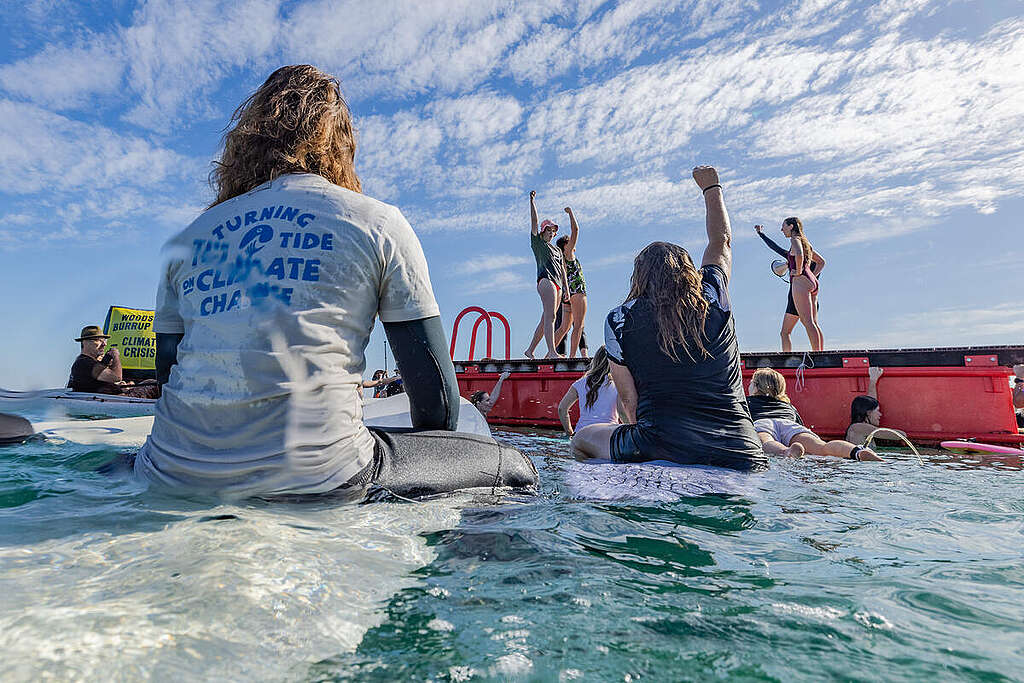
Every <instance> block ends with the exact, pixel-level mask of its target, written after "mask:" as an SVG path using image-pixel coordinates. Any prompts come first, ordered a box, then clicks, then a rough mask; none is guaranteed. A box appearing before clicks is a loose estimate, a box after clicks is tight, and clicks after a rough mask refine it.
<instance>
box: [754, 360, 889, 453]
mask: <svg viewBox="0 0 1024 683" xmlns="http://www.w3.org/2000/svg"><path fill="white" fill-rule="evenodd" d="M747 405H749V406H750V417H752V418H753V419H754V429H755V430H757V436H758V437H759V438H760V439H761V443H762V444H764V452H765V453H768V454H769V455H788V456H790V457H794V458H799V457H800V456H802V455H804V454H805V453H806V454H807V455H828V456H832V457H834V458H844V459H848V460H881V458H879V457H878V455H877V454H876V453H875V452H874V451H872V450H871V449H869V448H864V447H863V446H857V445H854V444H852V443H850V442H849V441H841V440H836V441H828V442H825V441H823V440H822V438H821V437H820V436H818V435H817V434H815V433H814V432H812V431H811V430H810V429H808V428H807V427H805V426H804V422H803V420H802V419H801V418H800V413H798V412H797V410H796V408H795V407H794V406H793V404H792V403H791V402H790V400H789V396H787V395H786V378H785V377H783V376H782V373H780V372H778V371H776V370H772V369H771V368H758V369H757V370H755V371H754V376H753V377H752V378H751V379H750V395H749V396H748V397H747Z"/></svg>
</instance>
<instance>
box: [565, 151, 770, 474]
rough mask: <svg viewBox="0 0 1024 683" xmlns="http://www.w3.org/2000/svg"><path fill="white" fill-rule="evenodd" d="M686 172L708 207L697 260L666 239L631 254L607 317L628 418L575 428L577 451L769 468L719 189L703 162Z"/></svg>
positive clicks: (628, 459)
mask: <svg viewBox="0 0 1024 683" xmlns="http://www.w3.org/2000/svg"><path fill="white" fill-rule="evenodd" d="M693 179H694V181H695V182H696V183H697V186H698V187H699V188H700V190H701V193H702V194H703V196H704V203H705V206H706V211H707V221H706V228H707V235H708V246H707V248H706V249H705V250H704V257H703V259H702V261H701V267H700V269H698V268H697V267H696V266H694V263H693V261H692V260H691V259H690V255H689V254H688V253H687V251H686V250H685V249H683V248H682V247H680V246H678V245H675V244H670V243H667V242H654V243H652V244H649V245H647V246H646V247H645V248H644V249H643V251H641V252H640V254H639V255H637V257H636V260H635V261H634V262H633V277H632V280H631V282H630V291H629V296H628V297H627V300H626V302H625V303H624V304H622V305H621V306H619V307H617V308H615V309H614V310H612V312H611V313H609V314H608V318H607V320H606V323H605V347H606V348H607V350H608V358H609V359H610V360H611V373H612V378H613V379H614V382H615V386H616V388H617V389H618V391H619V398H620V399H621V401H622V405H623V408H624V410H625V414H626V418H627V419H628V420H629V421H630V422H632V423H633V424H624V425H616V424H610V423H604V424H596V425H590V426H589V427H584V428H582V429H580V430H578V431H577V432H576V437H575V438H574V439H573V446H574V450H575V452H576V454H577V456H578V457H581V458H598V459H610V460H611V461H612V462H646V461H651V460H669V461H672V462H676V463H679V464H684V465H715V466H718V467H729V468H732V469H737V470H751V469H760V468H763V467H765V466H767V458H766V457H765V455H764V452H763V451H762V449H761V441H760V439H758V437H757V433H756V432H755V431H754V423H753V421H752V420H751V419H750V414H749V413H748V412H747V405H746V399H745V396H744V394H743V380H742V376H741V374H740V356H739V348H738V346H737V343H736V329H735V323H734V321H733V316H732V312H731V310H732V309H731V306H730V303H729V292H728V287H727V283H728V280H729V274H730V272H731V270H732V249H731V247H730V240H731V237H732V236H731V231H730V229H729V216H728V214H727V213H726V209H725V199H724V198H723V196H722V186H721V184H720V183H719V180H718V172H717V171H715V169H714V168H711V167H710V166H698V167H697V168H695V169H693Z"/></svg>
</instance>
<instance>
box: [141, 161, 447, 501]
mask: <svg viewBox="0 0 1024 683" xmlns="http://www.w3.org/2000/svg"><path fill="white" fill-rule="evenodd" d="M168 253H169V254H170V261H169V264H168V266H167V271H166V276H165V279H166V281H165V282H163V283H161V294H160V300H159V301H158V307H157V312H156V317H157V320H158V321H159V325H160V328H159V329H160V331H162V332H174V331H177V330H180V331H183V332H184V333H185V336H184V339H183V340H182V342H181V344H180V345H179V356H178V359H179V360H178V364H177V365H176V366H175V367H174V369H173V371H172V372H171V375H170V380H169V382H168V383H167V384H166V385H165V387H164V399H163V400H162V401H161V402H160V403H159V404H158V406H157V411H156V418H155V421H154V427H153V438H152V439H150V442H149V443H148V444H147V446H146V448H145V449H144V451H143V453H142V454H141V456H142V457H141V458H140V459H141V463H140V464H141V466H142V467H143V468H145V469H146V470H147V474H148V475H149V477H150V478H151V479H155V480H158V481H163V482H165V483H168V484H172V485H176V486H181V485H185V486H191V487H199V488H204V487H206V486H214V485H215V486H216V488H217V489H218V490H222V491H223V490H230V489H233V488H236V487H237V488H242V489H246V490H249V489H256V490H260V491H263V492H274V491H279V490H284V491H288V492H291V493H296V492H316V491H325V490H329V489H332V488H336V487H337V486H339V485H341V484H343V483H345V482H346V481H348V480H349V478H351V477H352V476H353V475H355V474H356V473H358V472H359V471H360V470H361V469H362V468H363V467H364V466H365V465H366V464H367V463H368V462H369V461H370V458H371V456H372V453H373V439H372V437H371V436H370V434H369V432H368V431H367V430H366V428H365V427H363V425H362V422H361V418H362V415H361V410H362V408H361V401H360V399H359V395H358V391H357V389H356V387H357V385H358V384H359V382H360V380H361V376H360V375H361V372H362V369H363V367H364V358H363V351H364V348H365V346H366V343H367V340H368V336H369V331H370V330H371V329H372V327H373V321H374V317H375V316H376V315H377V314H378V312H379V314H380V316H381V319H382V320H383V321H384V322H388V321H390V320H407V319H415V318H424V317H429V316H433V315H437V314H438V309H437V304H436V303H435V301H434V297H433V294H432V291H431V287H430V283H429V280H428V277H427V266H426V263H425V261H424V259H423V254H422V251H421V250H420V246H419V242H418V241H417V239H416V237H415V235H414V234H413V231H412V229H411V227H410V226H409V224H408V223H407V222H406V220H405V219H404V217H403V216H402V215H401V213H400V212H399V211H398V210H397V209H396V208H394V207H391V206H388V205H386V204H383V203H381V202H379V201H376V200H374V199H371V198H369V197H366V196H363V195H361V194H359V193H357V192H352V191H350V190H346V189H344V188H341V187H338V186H337V185H334V184H332V183H330V182H329V181H327V180H326V179H324V178H321V177H320V176H316V175H310V174H301V175H285V176H282V177H280V178H278V179H276V180H274V181H273V182H269V183H266V184H264V185H262V186H260V187H258V188H256V189H254V190H252V191H251V192H249V193H246V194H244V195H242V196H239V197H235V198H234V199H230V200H228V201H226V202H223V203H221V204H217V205H216V206H214V207H213V208H211V209H209V210H208V211H206V212H205V213H204V214H203V215H201V216H200V217H199V218H198V219H197V220H196V221H195V222H194V223H193V224H192V225H191V226H189V227H188V228H187V229H186V230H184V231H183V232H182V233H180V234H178V235H177V236H175V237H173V238H172V239H171V240H170V242H169V243H168ZM297 453H302V455H303V457H302V458H301V462H300V461H297V460H294V458H293V462H292V463H291V464H290V465H289V468H288V470H289V472H290V475H289V478H288V479H287V480H281V481H275V478H276V477H277V476H278V475H279V474H280V472H281V469H282V467H283V463H284V459H285V458H286V457H288V456H289V454H290V455H292V456H294V455H295V454H297Z"/></svg>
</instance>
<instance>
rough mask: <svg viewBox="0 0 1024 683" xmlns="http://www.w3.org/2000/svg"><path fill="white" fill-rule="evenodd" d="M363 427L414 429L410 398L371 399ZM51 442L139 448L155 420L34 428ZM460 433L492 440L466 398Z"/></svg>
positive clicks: (366, 405) (462, 403) (461, 408)
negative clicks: (54, 440)
mask: <svg viewBox="0 0 1024 683" xmlns="http://www.w3.org/2000/svg"><path fill="white" fill-rule="evenodd" d="M363 423H364V424H365V425H366V426H367V427H412V419H411V418H410V417H409V397H408V396H407V395H406V394H398V395H396V396H391V397H390V398H376V399H374V398H371V399H367V400H366V401H365V402H364V404H363ZM32 426H33V427H34V428H35V430H36V432H37V433H40V434H42V435H43V436H45V437H46V438H48V439H59V440H63V441H70V442H72V443H80V444H87V445H107V446H118V447H124V448H139V447H141V446H142V444H144V443H145V442H146V437H147V436H149V432H150V431H151V430H152V429H153V416H152V415H144V416H141V417H123V418H115V419H107V420H52V421H47V422H37V423H33V425H32ZM458 431H460V432H466V433H469V434H477V435H479V436H490V435H491V430H490V428H489V427H488V426H487V421H486V420H485V419H484V417H483V415H481V414H480V411H479V410H477V409H476V407H475V406H474V405H473V404H472V403H470V402H469V401H467V400H466V399H464V398H461V399H460V402H459V429H458Z"/></svg>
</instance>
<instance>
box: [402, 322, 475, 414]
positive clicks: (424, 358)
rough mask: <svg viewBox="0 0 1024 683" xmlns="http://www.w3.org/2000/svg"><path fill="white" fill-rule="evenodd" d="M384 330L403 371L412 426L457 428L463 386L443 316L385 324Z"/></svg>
mask: <svg viewBox="0 0 1024 683" xmlns="http://www.w3.org/2000/svg"><path fill="white" fill-rule="evenodd" d="M384 332H385V333H386V334H387V337H388V343H389V344H390V345H391V350H392V352H393V353H394V354H395V361H396V362H397V363H398V367H399V368H401V370H402V380H403V382H404V384H405V393H406V394H408V395H409V414H410V417H411V418H412V426H413V427H414V428H416V429H443V430H447V431H455V429H456V428H457V427H458V424H459V385H458V382H457V381H456V379H455V366H454V365H453V364H452V359H451V356H449V355H448V343H447V341H446V340H445V334H444V330H443V329H442V327H441V316H434V317H432V318H421V319H420V320H408V321H404V322H396V323H384Z"/></svg>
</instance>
